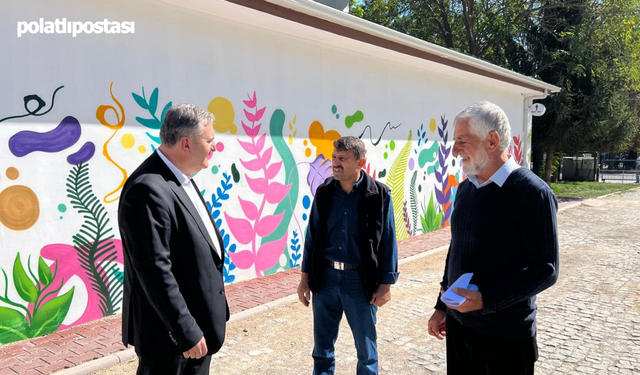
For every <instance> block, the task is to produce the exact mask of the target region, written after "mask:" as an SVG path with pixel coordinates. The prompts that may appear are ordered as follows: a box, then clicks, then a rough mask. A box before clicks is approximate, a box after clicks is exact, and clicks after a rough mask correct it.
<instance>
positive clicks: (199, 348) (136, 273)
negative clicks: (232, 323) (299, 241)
mask: <svg viewBox="0 0 640 375" xmlns="http://www.w3.org/2000/svg"><path fill="white" fill-rule="evenodd" d="M212 122H213V115H211V114H210V113H208V112H206V111H203V110H202V109H200V108H197V107H195V106H193V105H188V104H181V105H177V106H173V107H171V108H170V109H169V110H168V111H167V112H166V114H165V119H164V123H163V124H162V127H161V129H160V139H161V140H162V145H161V146H160V147H159V148H158V150H156V151H155V152H154V153H153V154H152V155H151V156H149V158H147V160H145V161H144V162H143V163H142V165H140V167H138V169H136V171H135V172H133V174H131V177H129V179H128V181H127V183H126V184H125V186H124V188H123V190H122V195H121V197H120V206H119V210H118V223H119V225H120V234H121V237H122V242H123V248H124V270H125V279H124V300H123V313H122V340H123V342H124V344H125V345H127V344H131V345H133V346H134V347H135V350H136V354H137V355H138V359H139V365H138V372H137V374H138V375H141V374H153V375H158V374H160V375H163V374H167V375H187V374H194V375H195V374H197V375H200V374H202V375H204V374H209V365H210V362H211V354H213V353H216V352H217V351H218V350H219V349H220V347H221V346H222V343H223V341H224V336H225V327H226V321H227V320H228V319H229V307H228V305H227V300H226V297H225V294H224V282H223V278H222V269H223V264H224V246H223V242H222V240H221V237H220V233H219V231H218V228H217V227H216V225H215V223H214V222H213V220H212V218H211V216H210V215H209V212H208V210H207V207H206V205H205V202H204V200H203V199H202V196H201V195H200V190H199V189H198V187H197V186H196V184H195V181H193V180H192V177H193V175H194V174H195V173H196V172H198V171H200V170H201V169H203V168H206V167H207V166H208V160H209V158H210V157H211V154H212V153H213V152H214V151H215V146H214V131H213V126H212Z"/></svg>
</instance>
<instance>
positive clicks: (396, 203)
mask: <svg viewBox="0 0 640 375" xmlns="http://www.w3.org/2000/svg"><path fill="white" fill-rule="evenodd" d="M411 139H412V136H411V130H409V135H408V137H407V143H405V145H404V147H402V150H400V154H399V155H398V157H396V160H394V162H393V164H392V165H391V169H390V170H389V176H388V177H387V181H386V183H387V186H389V188H390V189H391V199H392V201H393V210H394V217H395V220H396V223H403V222H404V209H403V207H404V186H405V185H404V182H405V173H406V171H407V161H408V160H409V155H410V154H411V146H412V143H411ZM396 238H397V239H398V240H402V239H405V238H409V232H408V231H407V227H406V226H405V225H397V226H396Z"/></svg>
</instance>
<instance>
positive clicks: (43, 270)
mask: <svg viewBox="0 0 640 375" xmlns="http://www.w3.org/2000/svg"><path fill="white" fill-rule="evenodd" d="M38 277H39V278H40V282H41V283H43V284H44V285H45V286H49V284H51V281H53V275H51V268H49V266H47V263H45V261H44V259H43V258H42V257H40V259H39V260H38Z"/></svg>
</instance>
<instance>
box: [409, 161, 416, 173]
mask: <svg viewBox="0 0 640 375" xmlns="http://www.w3.org/2000/svg"><path fill="white" fill-rule="evenodd" d="M415 164H416V162H415V161H414V160H413V158H411V159H409V170H410V171H412V170H413V167H415Z"/></svg>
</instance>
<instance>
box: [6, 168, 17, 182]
mask: <svg viewBox="0 0 640 375" xmlns="http://www.w3.org/2000/svg"><path fill="white" fill-rule="evenodd" d="M18 176H20V172H19V171H18V169H17V168H15V167H9V168H7V178H8V179H10V180H15V179H16V178H18Z"/></svg>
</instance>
